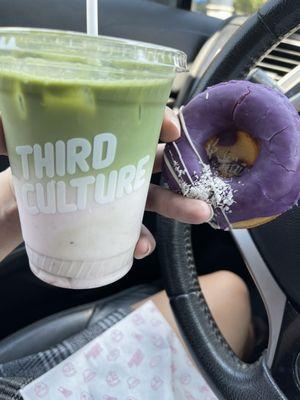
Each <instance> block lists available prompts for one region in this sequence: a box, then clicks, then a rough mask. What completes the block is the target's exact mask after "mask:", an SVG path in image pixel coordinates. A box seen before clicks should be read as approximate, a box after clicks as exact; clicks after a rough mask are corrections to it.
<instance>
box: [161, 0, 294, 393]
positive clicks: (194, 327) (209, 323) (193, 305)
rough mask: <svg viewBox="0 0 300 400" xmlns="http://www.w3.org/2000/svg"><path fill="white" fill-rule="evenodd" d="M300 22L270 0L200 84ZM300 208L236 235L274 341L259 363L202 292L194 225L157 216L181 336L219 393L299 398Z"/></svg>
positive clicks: (247, 60) (255, 55) (244, 65)
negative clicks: (227, 332)
mask: <svg viewBox="0 0 300 400" xmlns="http://www.w3.org/2000/svg"><path fill="white" fill-rule="evenodd" d="M299 24H300V4H299V3H298V1H295V0H270V1H269V2H267V3H266V4H265V5H264V6H263V7H262V8H261V9H260V10H259V11H258V12H257V13H256V14H254V15H253V16H252V17H250V18H249V19H248V20H247V21H246V23H245V24H244V25H243V26H242V27H241V28H240V29H239V30H238V31H237V32H236V33H235V34H234V36H233V37H232V38H231V39H230V41H229V42H228V43H227V44H226V46H225V47H224V48H223V50H222V51H221V53H220V54H219V55H218V57H217V58H216V59H215V61H214V62H213V63H212V65H211V66H210V67H209V69H208V70H207V71H206V73H205V74H204V76H203V77H202V78H201V80H199V81H198V82H196V84H195V85H194V87H193V90H192V93H191V96H193V95H195V94H197V93H198V92H200V91H202V90H204V89H205V88H206V87H207V86H210V85H213V84H216V83H218V82H221V81H227V80H230V79H240V78H244V77H245V76H246V75H247V73H248V72H249V71H250V69H251V68H252V67H253V66H254V65H255V63H256V62H257V61H258V60H259V59H260V58H261V57H262V56H263V55H264V54H265V53H266V52H267V51H268V50H269V49H270V48H272V46H274V45H276V44H277V43H279V42H280V40H281V39H282V38H283V37H284V36H285V35H287V34H289V33H291V32H293V30H296V28H297V26H299ZM298 222H300V210H299V208H295V209H293V210H292V211H290V212H288V213H286V214H285V215H283V216H281V217H279V218H278V219H277V220H275V221H274V222H271V223H269V224H267V225H264V226H262V227H259V228H255V229H252V230H236V231H233V236H234V238H235V240H236V242H237V244H238V246H239V248H240V250H241V252H242V254H243V256H244V259H245V261H246V264H247V265H248V268H249V269H250V272H251V274H252V276H253V278H254V280H255V282H256V284H257V286H258V289H259V290H260V292H261V295H262V298H263V300H264V302H265V306H266V309H267V313H268V318H269V330H270V337H269V344H268V349H267V351H266V352H264V353H263V354H262V356H261V357H260V359H259V360H258V361H256V362H255V363H253V364H246V363H244V362H242V361H241V360H240V359H239V358H238V357H237V356H236V355H235V354H234V353H233V352H232V351H231V349H230V348H229V346H228V344H227V343H226V342H225V340H224V338H223V337H222V335H221V333H220V331H219V329H218V328H217V326H216V324H215V322H214V320H213V318H212V316H211V314H210V312H209V309H208V307H207V304H206V302H205V299H204V297H203V294H202V292H201V288H200V286H199V284H198V280H197V271H196V266H195V260H194V256H193V246H192V240H191V226H190V225H186V224H182V223H180V222H177V221H173V220H170V219H166V218H163V217H158V236H159V240H158V243H159V251H160V260H161V264H162V270H163V274H164V279H165V286H166V290H167V294H168V296H169V299H170V304H171V306H172V309H173V312H174V315H175V317H176V320H177V322H178V326H179V328H180V330H181V332H182V335H183V337H184V339H185V341H186V343H187V345H188V347H189V348H190V351H191V354H192V355H193V357H194V359H195V361H196V363H197V365H198V366H199V369H200V370H201V372H202V373H203V374H204V376H205V377H206V379H207V380H208V382H209V383H210V385H211V387H212V389H213V390H214V392H215V394H216V395H217V396H218V398H219V399H224V400H279V399H287V398H288V399H290V400H294V399H299V398H300V313H299V312H300V291H299V286H298V287H297V284H298V285H299V283H300V282H299V272H298V271H299V265H300V243H299V241H300V239H299V228H298V227H299V226H300V224H299V223H298Z"/></svg>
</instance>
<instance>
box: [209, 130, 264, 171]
mask: <svg viewBox="0 0 300 400" xmlns="http://www.w3.org/2000/svg"><path fill="white" fill-rule="evenodd" d="M219 141H220V140H219V137H218V136H214V137H213V138H211V139H209V140H207V142H206V143H205V149H206V153H207V155H208V158H209V160H210V163H211V167H212V169H214V170H216V171H217V172H218V174H219V175H220V176H222V177H224V178H230V177H233V176H239V175H241V173H242V172H243V171H244V169H245V168H246V167H248V168H251V167H252V166H253V164H254V163H255V160H256V159H257V157H258V154H259V150H260V147H259V142H258V141H257V140H256V139H254V138H253V137H252V136H251V135H250V134H249V133H247V132H244V131H237V133H236V140H235V142H234V143H233V144H232V145H230V146H223V145H221V144H220V143H219Z"/></svg>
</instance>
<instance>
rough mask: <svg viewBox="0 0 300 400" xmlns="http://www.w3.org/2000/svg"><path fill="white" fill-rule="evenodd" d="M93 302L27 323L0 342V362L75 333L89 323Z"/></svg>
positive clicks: (49, 344) (35, 351) (34, 351)
mask: <svg viewBox="0 0 300 400" xmlns="http://www.w3.org/2000/svg"><path fill="white" fill-rule="evenodd" d="M94 307H95V304H88V305H84V306H81V307H76V308H74V309H72V310H67V311H63V312H61V313H59V314H56V315H55V316H50V317H48V318H45V319H43V320H42V321H39V322H38V323H35V324H32V325H29V326H28V327H26V328H23V329H22V330H21V331H19V332H17V333H15V334H13V335H11V336H9V337H8V338H6V339H3V340H2V341H1V342H0V363H1V364H3V363H6V362H9V361H12V360H16V359H18V358H22V357H25V356H27V355H29V354H33V353H37V352H39V351H44V350H45V349H48V348H50V347H51V346H53V345H54V344H56V343H59V342H61V341H62V340H64V339H66V338H67V337H70V336H72V335H75V334H76V333H78V332H80V331H81V330H83V329H84V328H85V327H86V326H87V325H88V323H89V320H90V319H91V317H92V315H93V312H94Z"/></svg>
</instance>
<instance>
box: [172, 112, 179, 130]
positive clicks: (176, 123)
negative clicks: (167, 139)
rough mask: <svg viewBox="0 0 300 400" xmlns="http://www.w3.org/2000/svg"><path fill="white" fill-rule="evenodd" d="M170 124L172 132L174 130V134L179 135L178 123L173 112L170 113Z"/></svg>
mask: <svg viewBox="0 0 300 400" xmlns="http://www.w3.org/2000/svg"><path fill="white" fill-rule="evenodd" d="M171 123H172V125H173V126H174V130H176V133H177V134H178V135H180V131H181V126H180V122H179V120H178V118H177V116H176V115H175V114H174V113H173V112H172V115H171Z"/></svg>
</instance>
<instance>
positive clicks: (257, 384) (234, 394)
mask: <svg viewBox="0 0 300 400" xmlns="http://www.w3.org/2000/svg"><path fill="white" fill-rule="evenodd" d="M158 236H159V237H158V246H159V252H160V259H161V265H162V270H163V275H164V278H165V284H166V290H167V293H168V296H169V298H170V302H171V306H172V309H173V311H174V314H175V316H176V319H177V322H178V325H179V327H180V330H181V333H182V335H183V337H184V338H185V341H186V343H187V345H188V346H189V347H190V350H191V354H192V355H193V357H194V359H195V361H196V362H197V364H198V366H199V369H200V370H201V371H202V373H203V374H204V376H206V378H207V380H208V381H209V382H210V384H211V385H212V387H213V389H214V390H215V393H216V394H217V395H218V396H219V398H220V399H224V400H225V399H226V400H269V399H270V400H271V399H272V400H282V399H286V398H285V396H284V395H283V394H282V393H281V392H280V390H279V389H278V387H277V385H276V383H275V382H274V381H273V379H272V377H271V375H270V373H269V371H268V370H267V368H266V366H265V359H264V355H263V356H262V357H261V359H260V360H259V361H258V362H256V363H254V364H246V363H244V362H242V361H241V360H240V359H239V358H238V357H236V355H235V354H234V353H233V352H232V350H231V349H230V348H229V346H228V344H227V343H226V341H225V340H224V338H223V336H222V335H221V333H220V331H219V329H218V327H217V325H216V323H215V321H214V320H213V318H212V316H211V314H210V311H209V309H208V307H207V304H206V302H205V299H204V297H203V294H202V291H201V288H200V287H199V284H198V279H197V271H196V267H195V261H194V257H193V250H192V241H191V227H190V225H186V224H182V223H180V222H177V221H173V220H170V219H167V218H164V217H158Z"/></svg>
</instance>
